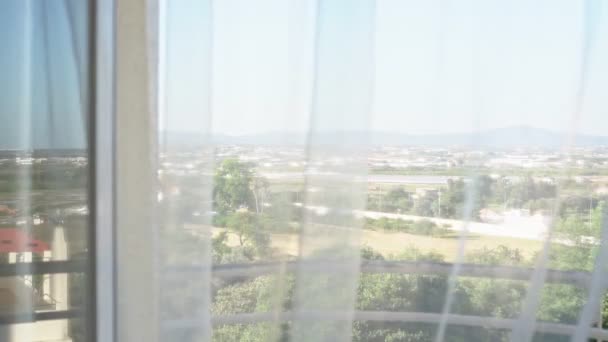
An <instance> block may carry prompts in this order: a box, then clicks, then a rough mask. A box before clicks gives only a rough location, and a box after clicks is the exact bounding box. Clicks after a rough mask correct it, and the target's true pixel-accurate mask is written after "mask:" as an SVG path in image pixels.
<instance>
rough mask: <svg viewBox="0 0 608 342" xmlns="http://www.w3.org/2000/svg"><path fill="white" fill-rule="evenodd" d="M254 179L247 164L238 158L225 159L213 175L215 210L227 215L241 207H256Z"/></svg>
mask: <svg viewBox="0 0 608 342" xmlns="http://www.w3.org/2000/svg"><path fill="white" fill-rule="evenodd" d="M252 179H253V174H252V172H251V170H250V169H249V166H248V165H247V164H245V163H241V162H239V161H238V160H236V159H226V160H224V161H223V162H222V164H221V165H220V167H219V168H218V169H217V171H216V173H215V176H214V177H213V182H214V187H213V204H214V208H215V210H216V211H217V212H218V213H219V214H220V215H225V214H227V213H230V212H234V211H236V210H237V209H239V208H241V207H247V208H248V207H254V206H255V203H254V202H255V201H254V196H253V193H252V188H253V186H252ZM252 204H253V206H252Z"/></svg>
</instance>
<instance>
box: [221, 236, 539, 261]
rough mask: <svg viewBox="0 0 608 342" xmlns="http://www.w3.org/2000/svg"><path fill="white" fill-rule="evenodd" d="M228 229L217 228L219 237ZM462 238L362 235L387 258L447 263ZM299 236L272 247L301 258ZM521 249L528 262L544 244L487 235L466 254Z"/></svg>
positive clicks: (472, 239) (274, 240)
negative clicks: (410, 252)
mask: <svg viewBox="0 0 608 342" xmlns="http://www.w3.org/2000/svg"><path fill="white" fill-rule="evenodd" d="M222 231H226V229H224V228H214V231H213V234H214V236H216V235H217V234H219V233H220V232H222ZM458 243H459V240H458V236H457V235H452V236H448V237H431V236H421V235H413V234H406V233H392V232H382V231H371V230H363V231H362V244H363V245H366V246H369V247H371V248H373V249H374V250H376V251H377V252H379V253H381V254H382V255H384V256H388V255H391V254H398V253H401V252H403V251H404V250H406V249H408V248H412V247H414V248H417V249H418V250H420V251H421V252H431V251H433V252H436V253H440V254H442V255H444V257H445V260H446V261H453V260H454V258H455V256H456V254H457V250H458ZM228 244H229V245H231V246H237V245H238V244H239V239H238V237H237V235H236V234H234V233H232V232H229V233H228ZM298 244H299V240H298V235H296V234H271V245H272V247H273V248H274V249H275V250H276V251H277V252H279V253H282V254H288V255H293V256H295V255H297V254H298V248H299V247H298ZM500 245H503V246H507V247H509V248H518V249H519V250H520V251H521V252H522V253H523V255H524V256H525V257H526V258H530V257H532V256H533V255H534V254H535V253H536V252H537V251H539V250H540V249H541V247H542V244H541V242H539V241H534V240H525V239H517V238H506V237H492V236H483V235H471V236H469V238H468V239H467V241H466V247H465V248H466V251H467V252H471V251H474V250H479V249H482V248H484V247H486V248H495V247H497V246H500Z"/></svg>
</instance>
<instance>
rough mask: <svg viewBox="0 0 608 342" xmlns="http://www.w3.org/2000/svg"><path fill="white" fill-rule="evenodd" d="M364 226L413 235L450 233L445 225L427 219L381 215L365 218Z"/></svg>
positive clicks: (438, 235) (443, 234)
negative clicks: (406, 218) (411, 219)
mask: <svg viewBox="0 0 608 342" xmlns="http://www.w3.org/2000/svg"><path fill="white" fill-rule="evenodd" d="M365 228H367V229H382V230H384V231H387V232H401V233H409V234H415V235H427V236H437V237H441V236H445V235H447V234H449V233H450V230H448V229H447V228H445V227H441V226H439V225H437V224H436V223H435V222H432V221H429V220H420V221H409V220H401V219H390V218H386V217H382V218H379V219H369V218H368V219H366V220H365Z"/></svg>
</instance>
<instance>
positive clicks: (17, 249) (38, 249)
mask: <svg viewBox="0 0 608 342" xmlns="http://www.w3.org/2000/svg"><path fill="white" fill-rule="evenodd" d="M48 250H50V248H49V245H48V244H47V243H46V242H44V241H40V240H35V239H33V238H32V237H31V236H30V235H29V234H27V233H26V232H24V231H22V230H20V229H15V228H8V229H6V228H0V253H24V252H33V253H43V252H45V251H48Z"/></svg>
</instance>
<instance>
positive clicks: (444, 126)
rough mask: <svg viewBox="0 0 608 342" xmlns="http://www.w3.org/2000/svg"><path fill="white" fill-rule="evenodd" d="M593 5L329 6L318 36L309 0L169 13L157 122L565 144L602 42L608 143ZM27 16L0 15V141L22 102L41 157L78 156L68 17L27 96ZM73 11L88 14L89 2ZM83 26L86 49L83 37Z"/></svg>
mask: <svg viewBox="0 0 608 342" xmlns="http://www.w3.org/2000/svg"><path fill="white" fill-rule="evenodd" d="M586 2H587V3H591V4H598V3H599V2H601V0H586V1H583V0H538V1H529V0H509V1H498V0H377V1H376V3H375V6H374V3H373V2H372V1H371V0H325V1H324V2H322V3H323V4H324V6H323V7H322V8H320V9H319V17H318V18H319V20H318V21H316V20H315V19H316V18H317V15H316V13H317V12H316V9H315V7H314V3H315V2H314V1H311V0H302V1H285V0H221V1H214V3H213V8H212V10H211V9H210V8H211V7H210V6H209V0H170V1H167V2H166V3H165V4H166V6H167V8H166V12H163V13H162V14H161V16H162V17H163V18H166V19H167V20H166V21H165V20H163V21H162V25H164V26H163V27H164V28H166V31H165V32H166V37H165V36H164V35H163V36H162V37H161V47H162V49H163V51H168V53H167V54H166V55H163V58H162V61H163V63H162V65H161V67H162V71H163V75H167V83H166V86H163V88H162V90H163V93H164V94H166V97H164V100H166V106H164V107H163V108H166V111H165V110H163V111H164V112H166V113H168V114H169V115H167V116H166V120H161V121H162V122H163V127H168V128H169V129H171V130H182V131H194V132H205V131H209V130H212V131H213V132H215V133H223V134H236V135H239V134H251V133H263V132H272V131H299V132H303V131H306V130H307V129H308V127H309V125H311V124H312V125H313V126H314V128H315V129H327V130H332V129H363V128H367V127H372V128H373V129H375V130H379V131H393V132H404V133H442V132H463V131H471V130H473V129H476V128H480V129H483V128H491V127H505V126H511V125H531V126H536V127H542V128H548V129H552V130H559V131H563V130H567V129H570V128H572V127H573V126H572V120H571V118H572V113H573V111H574V104H575V98H576V97H575V94H576V92H577V89H578V86H579V81H580V79H581V68H582V65H583V53H582V52H583V50H584V49H583V47H584V44H585V42H588V41H593V42H594V43H595V44H594V46H593V48H592V49H591V50H590V53H589V54H588V56H589V59H588V68H589V69H588V73H587V75H588V77H587V82H588V83H587V85H588V86H587V88H586V93H585V98H584V100H585V101H584V110H583V112H582V117H581V120H580V122H579V124H578V129H579V131H581V132H584V133H588V134H598V135H608V120H607V119H606V117H607V116H608V115H607V114H608V96H606V94H605V89H608V66H607V64H608V44H606V43H607V42H608V40H607V39H608V25H606V20H608V19H607V18H608V6H603V7H596V8H595V9H594V11H592V13H591V15H586V14H585V12H584V11H583V9H584V6H585V4H586ZM24 3H25V1H22V0H4V1H2V2H0V43H1V44H2V47H3V51H2V53H0V80H1V82H0V113H2V114H1V115H2V125H0V140H1V141H0V142H2V141H15V140H18V137H19V136H23V134H22V133H20V132H23V130H22V128H23V127H24V125H25V121H26V119H27V118H26V117H25V116H24V115H23V111H24V109H26V108H27V105H26V103H27V104H29V106H31V113H32V118H33V120H32V130H31V135H32V141H34V145H40V146H43V145H44V146H48V145H55V146H58V147H61V146H70V145H82V144H83V143H84V134H83V129H82V128H83V127H84V123H83V120H82V116H81V115H80V114H79V113H78V108H79V100H78V91H77V89H78V88H77V87H78V83H77V81H78V75H77V68H76V65H75V62H74V59H73V56H72V43H71V40H70V39H69V35H68V26H67V19H66V17H65V11H64V9H63V7H62V3H63V2H62V1H57V0H48V1H47V4H48V6H47V7H48V9H49V12H48V16H47V18H48V19H49V24H50V27H51V28H50V30H49V37H50V38H49V39H50V41H49V43H50V46H51V51H50V53H49V56H50V61H51V65H52V73H51V74H52V76H53V85H54V86H53V87H52V89H50V91H49V89H48V87H47V85H46V84H47V83H46V78H45V77H46V76H45V75H46V73H45V72H44V65H45V64H44V62H45V50H44V48H43V41H42V37H43V35H42V32H43V31H42V26H41V16H40V10H39V9H40V4H41V1H40V0H34V1H33V3H35V4H36V6H35V7H36V8H37V10H35V11H34V17H33V21H34V26H33V30H34V31H33V32H34V34H33V43H32V48H33V50H32V52H31V56H32V65H33V69H32V78H31V80H32V83H31V84H32V86H31V88H30V89H31V91H32V93H31V95H29V96H28V93H27V90H26V87H25V83H24V79H25V78H24V70H25V68H24V65H25V63H26V61H27V58H25V57H26V56H25V54H24V53H25V52H24V51H26V50H24V49H25V45H24V44H25V42H27V40H26V39H25V34H24V31H23V19H24V18H25V17H24V5H23V4H24ZM69 3H70V4H71V6H76V7H74V8H75V9H76V11H79V10H82V9H83V7H78V4H83V3H84V2H83V1H79V0H71V1H70V2H69ZM315 25H317V26H318V28H319V30H320V31H319V39H320V40H319V44H318V47H319V49H318V51H317V54H316V57H315V49H314V32H315V28H316V27H317V26H315ZM77 27H78V29H77V32H79V34H83V33H84V31H83V30H82V22H81V23H80V24H79V26H77ZM592 28H595V30H591V29H592ZM589 32H595V33H594V35H590V34H589ZM79 38H80V40H81V41H82V36H81V37H79ZM165 38H166V39H165ZM591 38H593V39H591ZM165 42H166V43H167V45H165ZM370 52H373V58H374V60H375V63H370V58H372V55H370ZM165 56H166V57H167V58H166V63H165ZM314 58H316V60H317V62H318V64H317V66H318V70H319V73H318V75H319V77H318V78H317V79H316V82H317V83H316V88H315V89H317V92H316V93H315V94H314V100H313V92H312V89H313V80H314V78H313V75H314V74H315V72H314V68H313V65H314V63H313V60H314ZM165 71H166V74H165ZM209 80H212V83H210V82H209ZM370 90H373V92H371V91H370ZM48 94H52V100H53V101H52V103H53V111H52V113H54V114H53V115H55V116H56V117H57V118H59V120H58V121H60V122H62V124H63V125H62V126H59V127H56V128H55V129H54V131H53V130H49V129H48V126H49V120H50V118H51V117H52V115H51V111H49V101H48V100H49V98H48V97H47V95H48ZM372 94H373V96H372ZM26 98H28V99H30V101H24V99H26ZM164 100H163V101H164ZM313 104H314V106H313ZM311 108H314V110H312V112H314V113H315V115H314V116H313V119H312V120H311V119H310V116H309V113H310V112H311ZM368 108H371V109H368ZM210 113H212V114H210ZM51 131H53V133H52V134H51ZM51 137H53V138H52V139H51ZM3 145H5V144H3Z"/></svg>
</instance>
